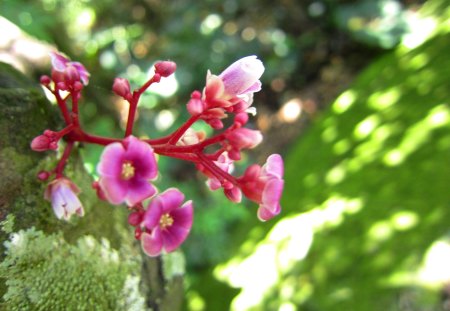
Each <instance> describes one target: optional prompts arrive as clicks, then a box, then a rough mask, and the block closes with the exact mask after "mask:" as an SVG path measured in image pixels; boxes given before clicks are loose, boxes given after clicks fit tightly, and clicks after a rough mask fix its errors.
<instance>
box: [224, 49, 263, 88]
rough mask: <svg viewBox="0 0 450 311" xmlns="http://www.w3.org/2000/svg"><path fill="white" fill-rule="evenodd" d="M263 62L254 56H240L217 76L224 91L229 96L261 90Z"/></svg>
mask: <svg viewBox="0 0 450 311" xmlns="http://www.w3.org/2000/svg"><path fill="white" fill-rule="evenodd" d="M263 72H264V65H263V63H262V62H261V61H260V60H259V59H258V58H257V57H256V56H255V55H252V56H247V57H244V58H241V59H239V60H237V61H236V62H234V63H233V64H231V65H230V66H229V67H228V68H227V69H225V70H224V71H223V72H222V73H221V74H220V75H219V78H220V79H221V80H222V81H223V84H224V87H225V93H227V94H230V95H231V96H239V95H243V94H249V93H255V92H258V91H260V90H261V82H260V81H259V79H260V78H261V76H262V74H263Z"/></svg>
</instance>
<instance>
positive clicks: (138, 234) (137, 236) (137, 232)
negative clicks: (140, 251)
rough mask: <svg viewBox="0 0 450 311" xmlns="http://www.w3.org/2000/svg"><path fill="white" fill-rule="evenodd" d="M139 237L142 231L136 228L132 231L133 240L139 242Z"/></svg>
mask: <svg viewBox="0 0 450 311" xmlns="http://www.w3.org/2000/svg"><path fill="white" fill-rule="evenodd" d="M141 235H142V229H141V228H140V227H136V229H134V238H135V239H136V240H140V239H141Z"/></svg>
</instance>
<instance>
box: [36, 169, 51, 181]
mask: <svg viewBox="0 0 450 311" xmlns="http://www.w3.org/2000/svg"><path fill="white" fill-rule="evenodd" d="M49 177H50V173H49V172H47V171H40V172H39V173H38V174H37V178H38V179H39V180H41V181H46V180H47V179H48V178H49Z"/></svg>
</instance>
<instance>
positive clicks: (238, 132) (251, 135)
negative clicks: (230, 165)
mask: <svg viewBox="0 0 450 311" xmlns="http://www.w3.org/2000/svg"><path fill="white" fill-rule="evenodd" d="M226 138H227V139H228V142H229V143H230V145H231V146H233V147H234V148H236V149H243V148H246V149H251V148H254V147H256V146H257V145H258V144H259V143H260V142H261V141H262V139H263V136H262V134H261V132H260V131H256V130H250V129H248V128H245V127H241V128H238V129H235V130H234V131H232V132H230V133H228V134H227V135H226Z"/></svg>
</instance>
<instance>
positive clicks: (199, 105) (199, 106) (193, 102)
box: [186, 98, 205, 116]
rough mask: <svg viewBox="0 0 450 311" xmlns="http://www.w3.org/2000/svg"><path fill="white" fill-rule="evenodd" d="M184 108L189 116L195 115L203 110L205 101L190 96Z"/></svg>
mask: <svg viewBox="0 0 450 311" xmlns="http://www.w3.org/2000/svg"><path fill="white" fill-rule="evenodd" d="M186 109H187V111H188V112H189V114H190V115H191V116H197V115H199V114H201V113H202V112H203V111H204V110H205V103H204V102H203V101H202V100H201V99H197V98H191V99H190V100H189V102H188V103H187V104H186Z"/></svg>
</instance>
